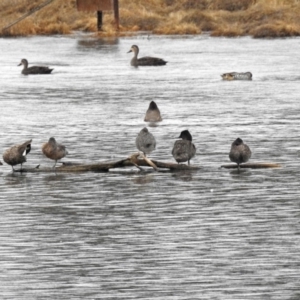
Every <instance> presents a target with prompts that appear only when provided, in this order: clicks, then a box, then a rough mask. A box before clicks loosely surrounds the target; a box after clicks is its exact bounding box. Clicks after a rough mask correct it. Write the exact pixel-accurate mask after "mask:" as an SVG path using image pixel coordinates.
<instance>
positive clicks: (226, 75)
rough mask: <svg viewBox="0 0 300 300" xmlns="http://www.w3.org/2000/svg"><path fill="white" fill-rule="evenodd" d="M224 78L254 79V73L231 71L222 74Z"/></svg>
mask: <svg viewBox="0 0 300 300" xmlns="http://www.w3.org/2000/svg"><path fill="white" fill-rule="evenodd" d="M221 77H222V78H223V80H252V73H251V72H246V73H238V72H231V73H224V74H222V75H221Z"/></svg>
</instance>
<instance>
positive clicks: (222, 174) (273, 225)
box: [0, 35, 300, 300]
mask: <svg viewBox="0 0 300 300" xmlns="http://www.w3.org/2000/svg"><path fill="white" fill-rule="evenodd" d="M299 43H300V39H299V38H294V39H279V40H255V39H251V38H240V39H225V38H210V37H206V36H199V37H198V36H197V37H175V38H173V37H148V36H138V37H130V38H118V39H95V38H93V37H90V36H86V35H74V36H71V37H60V36H57V37H30V38H17V39H0V48H1V49H2V51H1V54H2V55H1V56H0V64H1V73H0V86H1V93H0V105H1V110H0V111H1V117H0V125H1V127H0V128H1V135H0V145H1V151H2V152H1V153H3V151H4V150H5V149H7V148H8V147H10V146H12V145H13V144H17V143H20V142H22V141H25V140H28V139H33V142H32V150H31V152H30V154H29V155H28V158H27V163H26V164H25V166H26V167H27V168H30V167H35V166H36V165H38V164H40V165H41V167H51V166H52V165H53V162H52V161H50V160H49V159H47V158H45V157H44V156H43V155H42V153H41V145H42V143H44V142H46V141H47V140H48V139H49V137H51V136H54V137H55V138H56V139H57V141H59V142H62V143H63V144H65V145H66V147H67V149H68V151H69V155H68V156H67V157H66V158H65V159H64V161H69V162H76V163H93V162H99V161H100V162H101V161H106V160H119V159H123V158H126V157H127V156H129V155H131V154H132V153H134V152H136V148H135V138H136V136H137V133H138V132H139V131H140V130H141V129H142V128H143V127H144V126H146V125H148V124H146V123H145V122H144V121H143V119H144V114H145V112H146V110H147V108H148V105H149V103H150V101H151V100H154V101H156V103H157V104H158V107H159V108H160V110H161V113H162V117H163V122H161V123H160V124H159V125H158V126H156V127H149V130H150V131H151V132H152V133H153V135H154V136H155V137H156V140H157V149H156V151H155V152H153V153H152V154H151V155H150V157H151V158H153V159H156V160H161V161H167V162H168V161H169V162H174V159H173V158H172V155H171V149H172V146H173V144H174V141H175V140H176V138H177V137H178V136H179V133H180V132H181V131H182V130H184V129H189V131H190V132H191V133H192V135H193V141H194V143H195V145H196V147H197V155H196V157H195V158H194V159H192V164H193V165H196V166H200V167H201V169H200V170H198V171H184V172H183V171H182V172H152V171H150V170H149V171H147V172H139V170H138V169H136V168H135V167H132V168H131V167H129V168H127V169H126V170H124V169H123V170H122V169H118V170H113V171H110V172H108V173H80V174H76V173H75V174H74V173H73V174H72V173H64V174H60V173H57V174H56V173H55V172H53V173H22V174H20V173H13V172H12V171H11V167H10V166H8V165H5V164H4V165H3V166H0V191H1V192H0V193H1V194H0V205H1V210H0V211H1V212H0V214H1V218H0V241H1V243H0V266H1V268H0V284H1V291H0V298H1V299H122V300H123V299H162V300H166V299H172V300H173V299H222V300H223V299H239V300H240V299H249V300H250V299H251V300H253V299H272V300H273V299H274V300H275V299H278V300H279V299H280V300H282V299H294V300H296V299H299V298H300V281H299V277H300V258H299V257H300V239H299V237H300V202H299V199H300V197H299V196H300V192H299V186H300V185H299V175H300V171H299V131H300V126H299V125H300V121H299V95H300V84H299V81H300V71H299ZM132 44H137V45H139V47H140V55H141V56H145V55H152V56H158V57H162V58H164V59H165V60H167V61H168V64H167V65H166V66H164V67H145V68H138V69H135V68H132V67H131V66H130V65H129V61H130V59H131V57H132V54H127V51H128V50H129V49H130V47H131V45H132ZM22 58H27V59H28V61H29V64H30V65H48V66H50V67H53V68H54V71H53V74H51V75H46V76H23V75H21V69H20V68H21V67H17V64H18V63H19V62H20V60H21V59H22ZM230 71H238V72H246V71H251V72H252V73H253V80H252V81H232V82H226V81H222V80H221V77H220V74H222V73H224V72H230ZM237 137H241V138H242V139H243V140H244V141H245V142H246V143H247V144H248V145H249V146H250V148H251V149H252V158H251V161H252V162H276V163H280V164H282V167H281V168H277V169H243V170H242V171H241V172H240V173H238V172H237V171H236V170H228V169H224V168H220V166H221V165H223V164H228V163H229V158H228V152H229V149H230V145H231V143H232V141H233V140H235V139H236V138H237ZM1 160H2V158H1Z"/></svg>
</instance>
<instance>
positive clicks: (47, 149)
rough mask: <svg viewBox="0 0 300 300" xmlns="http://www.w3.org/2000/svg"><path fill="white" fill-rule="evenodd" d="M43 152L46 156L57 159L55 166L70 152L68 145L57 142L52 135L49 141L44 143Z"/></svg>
mask: <svg viewBox="0 0 300 300" xmlns="http://www.w3.org/2000/svg"><path fill="white" fill-rule="evenodd" d="M42 152H43V153H44V155H45V156H46V157H48V158H50V159H52V160H55V164H54V166H53V168H55V166H56V163H57V161H58V160H59V159H62V158H63V157H65V156H66V155H67V154H68V151H67V150H66V147H65V146H64V145H61V144H59V143H57V142H56V140H55V138H54V137H51V138H50V139H49V141H48V142H47V143H45V144H43V146H42Z"/></svg>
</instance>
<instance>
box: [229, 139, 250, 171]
mask: <svg viewBox="0 0 300 300" xmlns="http://www.w3.org/2000/svg"><path fill="white" fill-rule="evenodd" d="M250 157H251V150H250V148H249V147H248V146H247V145H246V144H244V142H243V140H242V139H240V138H237V139H236V140H235V141H234V142H233V143H232V144H231V149H230V152H229V158H230V160H231V161H232V162H235V163H237V165H238V170H240V164H241V163H245V162H247V161H248V160H249V158H250Z"/></svg>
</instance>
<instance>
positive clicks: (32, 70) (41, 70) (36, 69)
mask: <svg viewBox="0 0 300 300" xmlns="http://www.w3.org/2000/svg"><path fill="white" fill-rule="evenodd" d="M21 65H23V66H24V67H23V70H22V74H24V75H35V74H50V73H51V72H52V70H53V69H49V68H48V67H44V66H32V67H29V68H28V61H27V59H25V58H23V59H22V60H21V62H20V63H19V64H18V66H21Z"/></svg>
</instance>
